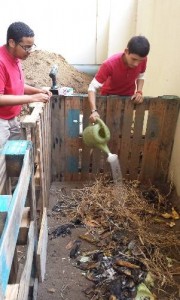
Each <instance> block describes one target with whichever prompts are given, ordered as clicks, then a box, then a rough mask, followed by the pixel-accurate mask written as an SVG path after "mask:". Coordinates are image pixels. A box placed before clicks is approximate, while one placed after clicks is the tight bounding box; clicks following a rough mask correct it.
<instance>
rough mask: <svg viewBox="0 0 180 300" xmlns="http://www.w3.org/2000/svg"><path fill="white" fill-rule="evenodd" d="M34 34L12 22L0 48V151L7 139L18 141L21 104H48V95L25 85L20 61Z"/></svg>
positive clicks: (31, 45) (24, 56) (31, 47)
mask: <svg viewBox="0 0 180 300" xmlns="http://www.w3.org/2000/svg"><path fill="white" fill-rule="evenodd" d="M34 48H35V44H34V32H33V30H32V29H31V28H30V27H29V26H28V25H26V24H25V23H23V22H14V23H12V24H11V25H10V26H9V27H8V30H7V41H6V45H3V46H1V47H0V148H1V147H2V146H3V145H4V144H5V142H6V141H7V140H8V139H20V138H21V129H20V124H19V122H18V120H17V116H18V115H19V114H20V112H21V107H22V105H23V104H28V103H32V102H44V103H46V102H48V101H49V100H50V97H51V95H52V94H51V92H50V91H47V90H43V89H40V88H35V87H32V86H29V85H27V84H25V82H24V74H23V71H22V66H21V62H20V61H21V60H25V59H26V58H28V56H29V55H30V53H31V52H32V51H33V50H34Z"/></svg>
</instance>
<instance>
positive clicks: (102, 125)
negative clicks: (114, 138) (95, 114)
mask: <svg viewBox="0 0 180 300" xmlns="http://www.w3.org/2000/svg"><path fill="white" fill-rule="evenodd" d="M96 123H99V125H101V127H102V128H103V127H106V124H105V123H104V121H103V120H102V119H100V118H97V119H96Z"/></svg>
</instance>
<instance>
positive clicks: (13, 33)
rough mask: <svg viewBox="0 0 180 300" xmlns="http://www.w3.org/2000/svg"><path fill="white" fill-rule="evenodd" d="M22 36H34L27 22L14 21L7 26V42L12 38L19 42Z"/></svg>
mask: <svg viewBox="0 0 180 300" xmlns="http://www.w3.org/2000/svg"><path fill="white" fill-rule="evenodd" d="M23 37H34V31H33V30H32V29H31V28H30V27H29V26H28V25H27V24H25V23H23V22H14V23H12V24H11V25H10V26H9V27H8V30H7V44H8V41H9V39H13V40H14V41H15V42H16V43H19V42H21V40H22V38H23Z"/></svg>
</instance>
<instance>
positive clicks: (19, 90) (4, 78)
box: [0, 46, 24, 120]
mask: <svg viewBox="0 0 180 300" xmlns="http://www.w3.org/2000/svg"><path fill="white" fill-rule="evenodd" d="M0 94H1V95H24V75H23V72H22V67H21V63H20V60H19V59H17V58H15V57H13V56H12V55H11V54H10V53H9V52H8V50H7V48H6V46H2V47H0ZM0 101H1V100H0ZM20 111H21V105H14V106H13V105H8V106H0V118H1V119H6V120H9V119H11V118H14V117H16V116H17V115H19V113H20Z"/></svg>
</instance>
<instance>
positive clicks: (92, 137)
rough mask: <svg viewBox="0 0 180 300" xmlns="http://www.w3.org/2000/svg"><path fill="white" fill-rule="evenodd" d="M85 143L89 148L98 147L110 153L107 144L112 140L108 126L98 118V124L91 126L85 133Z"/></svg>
mask: <svg viewBox="0 0 180 300" xmlns="http://www.w3.org/2000/svg"><path fill="white" fill-rule="evenodd" d="M82 136H83V141H84V143H85V144H86V145H87V146H89V147H92V148H94V147H96V148H99V149H100V150H102V151H104V152H106V153H107V154H109V153H110V150H109V148H108V146H107V142H108V141H109V140H110V131H109V128H108V127H107V126H106V124H105V123H104V122H103V121H102V120H101V119H100V118H97V120H96V123H94V124H91V125H89V126H88V127H86V128H85V129H84V131H83V134H82Z"/></svg>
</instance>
